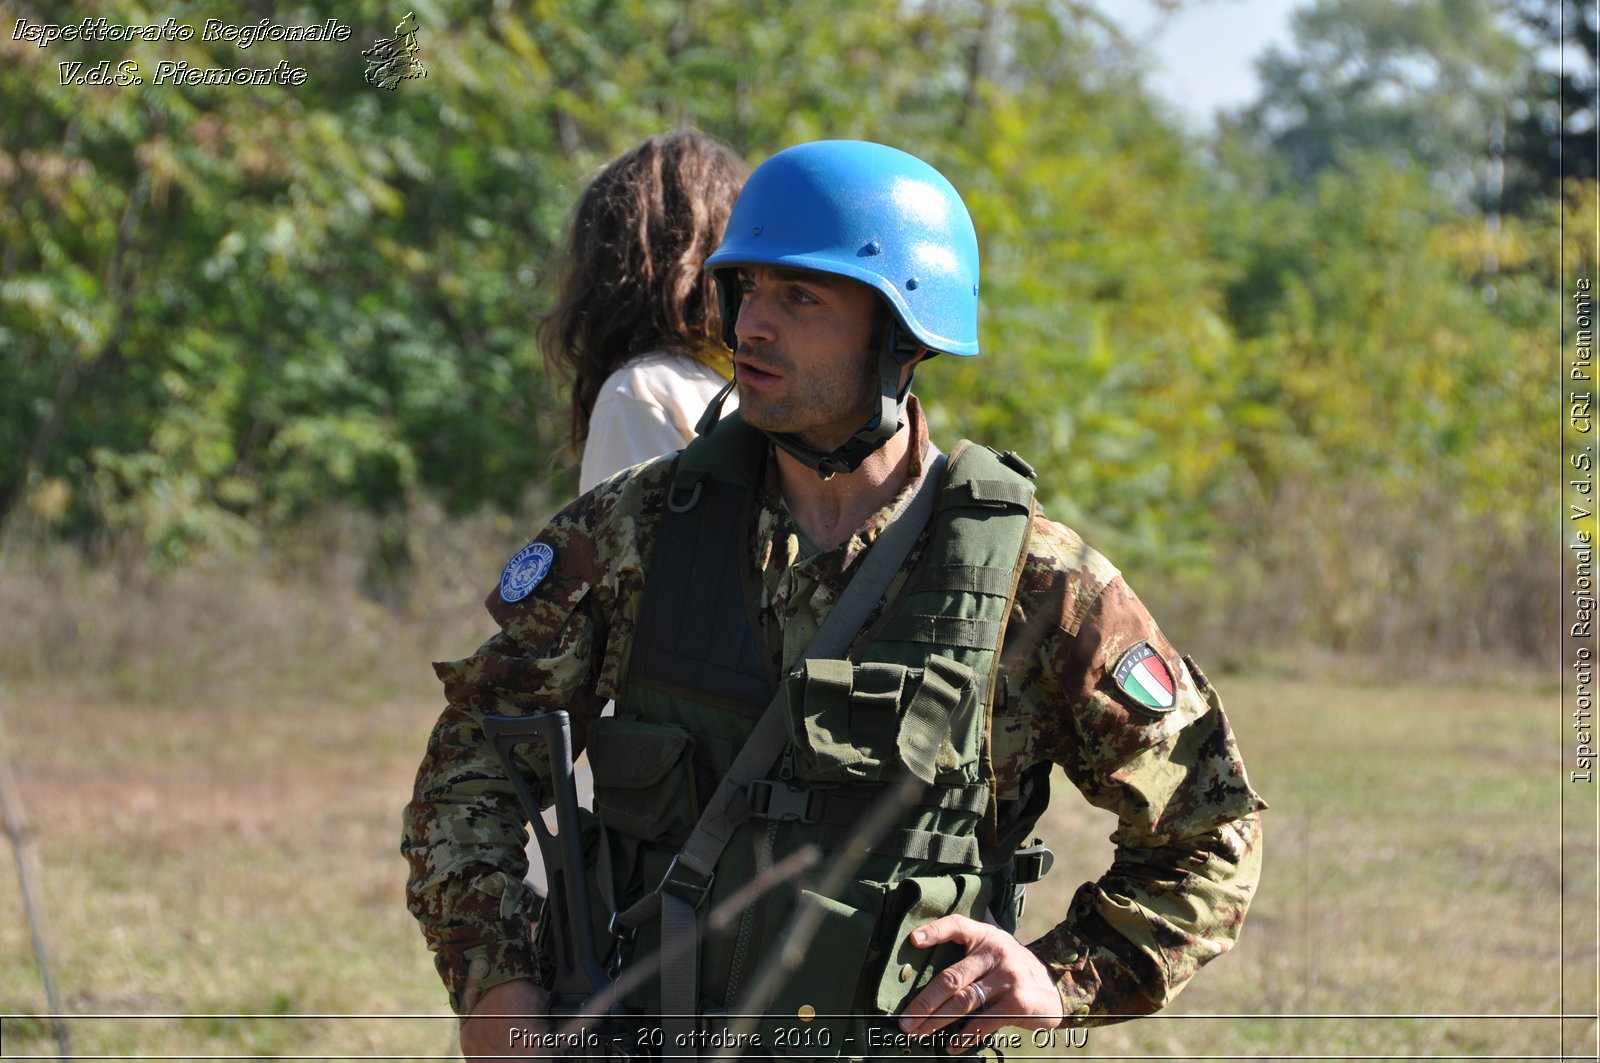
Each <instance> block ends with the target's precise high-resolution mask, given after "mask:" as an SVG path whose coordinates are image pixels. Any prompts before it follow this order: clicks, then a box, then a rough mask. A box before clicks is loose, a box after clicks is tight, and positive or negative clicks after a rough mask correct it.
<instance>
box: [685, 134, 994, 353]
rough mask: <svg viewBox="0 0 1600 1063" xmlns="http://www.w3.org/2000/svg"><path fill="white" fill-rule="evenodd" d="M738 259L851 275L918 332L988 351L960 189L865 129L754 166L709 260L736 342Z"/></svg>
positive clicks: (928, 340)
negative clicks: (863, 135) (862, 134)
mask: <svg viewBox="0 0 1600 1063" xmlns="http://www.w3.org/2000/svg"><path fill="white" fill-rule="evenodd" d="M739 266H778V267H785V268H788V269H807V270H815V271H816V272H819V273H832V274H837V275H839V276H843V277H849V278H851V279H853V280H857V281H860V282H861V283H863V284H866V285H869V286H870V287H872V288H874V289H875V290H876V291H877V292H878V294H879V295H881V296H883V298H884V300H885V301H887V302H888V304H889V306H890V308H891V309H893V311H894V313H895V316H896V317H897V318H898V319H899V322H900V326H901V327H902V328H903V329H904V330H905V331H906V332H907V333H909V334H910V335H911V336H912V337H915V340H916V343H917V344H921V345H923V346H926V347H928V348H929V349H930V350H933V351H938V352H942V353H945V354H958V355H975V354H977V353H978V236H977V233H976V232H975V231H974V229H973V227H972V216H971V215H970V214H968V213H967V207H966V204H965V203H963V202H962V201H961V196H960V194H959V193H958V192H957V191H956V190H955V188H954V187H953V186H952V185H951V184H950V182H949V181H947V180H945V179H944V176H943V175H942V174H940V173H939V171H938V170H935V169H934V168H933V167H932V166H929V165H928V164H927V163H925V162H923V161H922V160H921V159H919V158H917V157H916V156H914V155H908V154H906V153H905V152H903V151H900V150H899V149H898V148H891V147H888V146H886V145H883V144H872V143H868V142H866V141H860V140H819V141H816V142H813V143H810V144H800V145H797V146H795V147H792V148H787V149H785V150H783V151H780V152H778V153H777V154H776V155H774V156H772V157H771V158H769V159H768V160H767V161H766V162H764V163H762V164H761V165H760V166H758V167H756V169H755V171H754V172H753V173H751V175H750V178H749V180H748V181H746V182H745V186H744V191H743V192H741V193H740V194H739V199H738V202H736V203H735V204H734V207H733V214H732V216H731V217H730V218H729V219H728V228H727V231H726V233H725V234H724V235H723V238H722V245H721V246H720V247H718V248H717V250H716V251H715V252H714V253H713V254H712V255H711V257H710V258H708V259H706V268H707V269H709V270H711V271H712V275H713V276H714V277H715V278H716V280H717V285H718V287H719V289H720V291H721V293H722V299H723V306H724V308H725V309H724V314H723V318H722V320H723V332H724V338H725V339H727V341H728V346H729V347H734V346H736V345H737V344H736V343H735V342H734V339H733V324H734V321H735V320H736V318H737V316H738V302H739V289H738V285H737V284H735V283H734V282H733V277H734V272H733V271H734V269H735V268H736V267H739Z"/></svg>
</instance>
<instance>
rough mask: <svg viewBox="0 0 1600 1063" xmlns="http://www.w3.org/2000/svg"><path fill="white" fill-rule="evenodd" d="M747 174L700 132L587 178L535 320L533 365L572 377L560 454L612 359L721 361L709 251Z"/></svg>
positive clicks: (667, 140) (585, 424)
mask: <svg viewBox="0 0 1600 1063" xmlns="http://www.w3.org/2000/svg"><path fill="white" fill-rule="evenodd" d="M748 174H749V168H748V167H747V166H746V165H745V163H744V161H743V160H742V159H740V158H739V156H737V155H735V154H734V153H733V151H732V150H731V149H729V148H728V147H727V146H726V145H724V144H722V143H721V142H720V141H718V140H715V139H713V138H712V137H708V136H706V135H705V134H703V133H695V132H678V133H663V134H659V135H657V136H653V137H650V138H649V139H648V140H646V141H644V143H642V144H640V145H639V146H638V147H636V148H634V149H633V150H632V151H630V152H628V153H627V154H625V155H622V156H619V157H618V158H616V159H614V160H612V161H611V162H610V163H608V164H607V165H606V167H605V168H604V169H602V170H601V171H600V172H599V173H598V174H597V175H596V176H595V178H594V180H593V181H592V182H590V184H589V187H588V188H587V189H585V190H584V193H583V195H582V197H580V198H579V200H578V205H577V208H576V210H575V211H574V213H573V217H572V223H571V225H570V227H569V228H568V232H567V240H566V245H565V247H564V248H563V250H562V253H561V255H560V257H559V258H558V260H557V262H558V267H557V274H558V276H559V278H560V280H559V288H558V290H557V292H556V301H555V306H554V307H553V308H552V309H551V310H550V312H549V313H547V314H545V315H543V316H542V317H541V318H540V319H539V346H540V349H541V350H543V352H544V356H545V364H546V365H547V366H548V367H550V368H551V369H553V370H554V371H555V373H556V375H557V376H558V377H560V378H565V379H570V380H571V381H572V405H571V416H572V450H573V453H574V454H577V453H579V452H581V450H582V448H583V444H584V441H585V440H586V439H588V438H589V415H590V413H591V412H592V411H593V409H594V403H595V399H596V397H597V396H598V395H599V393H600V385H601V384H602V383H604V382H605V379H606V377H608V376H610V375H611V373H612V372H614V371H615V370H616V369H617V368H619V367H620V366H621V365H623V363H625V362H627V361H628V360H629V359H630V358H633V357H635V356H637V355H640V354H645V353H648V352H650V351H658V350H665V351H675V352H677V353H679V354H686V355H689V356H690V357H694V358H699V359H701V360H704V361H706V362H708V364H712V365H713V366H715V365H717V364H718V362H719V361H726V360H727V359H728V355H727V354H726V349H725V348H724V347H723V343H722V318H721V315H720V314H719V313H718V312H717V293H716V286H715V285H714V283H713V282H712V280H711V278H710V277H709V276H707V275H706V274H705V272H704V270H703V269H702V266H703V265H704V263H705V260H706V256H708V255H710V254H711V252H712V251H714V250H716V247H717V244H718V243H719V242H720V241H721V239H722V230H723V228H724V227H725V226H726V225H727V222H728V215H729V213H730V212H731V211H732V210H733V201H734V200H735V199H736V198H738V195H739V189H740V187H741V186H743V184H744V179H745V177H746V176H747V175H748Z"/></svg>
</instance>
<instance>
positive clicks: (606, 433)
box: [578, 351, 738, 491]
mask: <svg viewBox="0 0 1600 1063" xmlns="http://www.w3.org/2000/svg"><path fill="white" fill-rule="evenodd" d="M726 383H727V381H726V380H725V379H723V377H722V376H721V375H720V374H719V373H717V371H716V370H714V369H712V368H711V367H710V366H707V365H705V364H704V363H702V362H697V361H695V360H694V359H693V358H690V357H688V356H687V355H682V354H670V353H667V352H664V351H653V352H651V353H650V354H643V355H640V356H639V357H637V358H635V359H633V360H632V361H630V362H628V363H627V364H625V365H623V366H622V368H620V369H618V370H617V371H616V372H614V373H612V374H611V375H610V376H608V377H606V380H605V383H604V384H601V385H600V394H599V395H597V396H596V397H595V402H594V412H593V413H591V414H590V415H589V438H588V440H587V441H586V442H585V443H584V445H583V467H582V469H581V470H580V471H579V474H578V490H580V491H587V490H589V489H590V488H592V487H594V485H595V484H597V483H599V482H600V481H601V480H604V479H605V478H606V477H608V476H610V475H612V474H613V473H617V472H621V471H622V470H623V469H627V468H632V467H633V466H635V465H637V464H639V463H640V462H642V461H648V460H650V459H651V458H654V457H656V456H658V455H661V454H670V453H672V452H673V451H675V450H682V449H683V448H684V446H685V445H686V444H687V443H688V442H689V441H690V440H691V439H693V438H694V424H695V422H696V421H698V420H699V419H700V415H701V414H702V413H704V412H705V408H706V405H707V404H708V403H710V401H711V400H712V398H713V397H714V396H715V395H716V393H717V392H718V391H721V390H722V386H723V385H724V384H726ZM737 405H738V398H737V396H736V395H729V396H728V403H727V405H726V407H725V408H724V409H725V410H731V409H733V408H734V407H735V406H737Z"/></svg>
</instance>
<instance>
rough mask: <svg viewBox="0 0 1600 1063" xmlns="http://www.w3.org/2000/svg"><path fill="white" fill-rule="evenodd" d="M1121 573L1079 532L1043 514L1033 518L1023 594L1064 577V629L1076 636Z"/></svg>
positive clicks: (1024, 570)
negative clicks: (1107, 588) (1027, 590)
mask: <svg viewBox="0 0 1600 1063" xmlns="http://www.w3.org/2000/svg"><path fill="white" fill-rule="evenodd" d="M1120 575H1121V572H1120V571H1119V570H1118V568H1117V566H1115V565H1113V564H1112V563H1111V562H1110V561H1109V560H1107V559H1106V557H1105V555H1104V554H1102V553H1100V551H1098V550H1096V549H1095V548H1094V547H1092V546H1090V545H1089V544H1088V543H1086V542H1084V541H1083V537H1082V536H1080V535H1079V534H1078V533H1077V532H1076V531H1074V530H1073V529H1071V528H1069V527H1067V526H1066V525H1065V524H1059V523H1057V522H1056V521H1053V520H1050V519H1049V518H1048V517H1046V516H1044V515H1043V514H1042V513H1041V514H1039V515H1038V516H1036V517H1034V519H1033V528H1032V529H1031V532H1030V536H1029V540H1028V560H1027V564H1026V566H1025V567H1024V569H1023V576H1022V581H1023V582H1022V588H1020V589H1019V593H1022V592H1023V591H1025V590H1026V589H1027V588H1029V587H1030V586H1039V585H1043V584H1050V583H1054V582H1055V581H1056V580H1058V579H1061V578H1063V577H1064V578H1065V581H1066V586H1065V590H1066V600H1065V602H1064V603H1063V605H1064V608H1063V610H1062V614H1063V615H1062V619H1063V621H1064V630H1065V631H1066V632H1067V633H1068V634H1069V635H1076V634H1077V633H1078V628H1079V626H1081V625H1082V623H1083V619H1084V617H1085V616H1086V615H1087V614H1088V612H1089V610H1090V608H1092V607H1093V605H1094V603H1095V600H1096V599H1097V598H1099V596H1100V592H1101V591H1102V590H1104V589H1105V587H1106V586H1107V585H1108V584H1110V583H1111V582H1112V581H1113V580H1115V579H1116V578H1117V577H1118V576H1120Z"/></svg>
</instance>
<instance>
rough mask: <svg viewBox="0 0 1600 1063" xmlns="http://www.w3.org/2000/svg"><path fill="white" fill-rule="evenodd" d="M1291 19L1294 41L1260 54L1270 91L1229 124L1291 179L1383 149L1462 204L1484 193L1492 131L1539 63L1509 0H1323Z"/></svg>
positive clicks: (1263, 76)
mask: <svg viewBox="0 0 1600 1063" xmlns="http://www.w3.org/2000/svg"><path fill="white" fill-rule="evenodd" d="M1291 26H1292V32H1293V35H1294V47H1293V49H1292V50H1290V51H1283V50H1280V49H1272V50H1270V51H1269V52H1268V53H1267V55H1266V56H1265V57H1264V58H1263V59H1262V60H1260V62H1259V63H1258V64H1257V71H1258V74H1259V76H1260V79H1261V85H1262V89H1261V95H1260V98H1259V99H1258V101H1257V102H1256V103H1254V104H1252V105H1251V106H1249V107H1247V108H1245V109H1244V110H1243V111H1242V112H1241V113H1240V114H1238V115H1236V116H1234V117H1233V118H1232V119H1231V121H1230V123H1229V124H1230V126H1231V127H1232V128H1234V129H1236V130H1238V131H1242V132H1244V133H1246V134H1248V135H1249V136H1251V137H1252V138H1254V139H1255V140H1257V141H1258V142H1259V143H1260V144H1262V145H1263V146H1264V147H1266V148H1267V149H1268V150H1269V151H1270V152H1271V153H1272V154H1273V155H1274V156H1276V157H1277V158H1279V159H1281V160H1282V163H1283V166H1284V172H1285V175H1286V178H1287V179H1288V180H1289V181H1291V182H1294V183H1301V182H1305V181H1308V180H1310V179H1311V178H1312V177H1314V176H1315V175H1316V174H1318V173H1320V172H1322V171H1323V170H1326V169H1328V168H1329V167H1332V166H1336V165H1340V164H1341V162H1342V161H1343V159H1344V157H1345V156H1347V155H1351V154H1355V153H1362V152H1378V153H1381V154H1383V155H1385V156H1386V157H1388V158H1389V159H1390V161H1391V162H1393V163H1395V164H1409V163H1413V162H1414V163H1416V164H1418V165H1420V166H1421V167H1422V168H1423V170H1424V171H1425V172H1426V173H1428V175H1429V176H1430V178H1431V179H1432V180H1433V182H1434V183H1435V185H1436V186H1437V187H1438V188H1439V189H1441V190H1442V191H1443V192H1445V193H1446V194H1447V195H1449V197H1450V198H1451V199H1452V200H1453V201H1454V202H1456V203H1458V204H1460V205H1463V206H1465V205H1467V204H1470V203H1474V202H1481V201H1482V200H1483V197H1484V195H1485V188H1486V169H1487V167H1488V163H1489V158H1490V142H1491V139H1493V138H1495V137H1496V135H1497V131H1498V136H1500V137H1503V135H1504V127H1505V123H1506V122H1507V121H1508V120H1509V119H1510V117H1511V113H1512V111H1513V109H1514V101H1515V99H1516V97H1517V94H1518V92H1519V90H1520V88H1521V84H1520V79H1521V77H1522V72H1523V71H1524V70H1525V69H1526V68H1527V67H1528V66H1529V65H1530V63H1531V49H1530V44H1529V42H1528V41H1526V40H1525V39H1524V38H1523V37H1522V36H1520V35H1519V34H1517V33H1516V32H1514V27H1513V25H1512V23H1511V20H1510V18H1509V16H1508V14H1507V11H1506V5H1505V3H1504V2H1503V0H1317V2H1316V3H1314V4H1312V5H1311V6H1309V7H1307V8H1304V9H1301V10H1300V11H1297V12H1296V13H1295V14H1294V16H1293V18H1292V21H1291Z"/></svg>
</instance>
